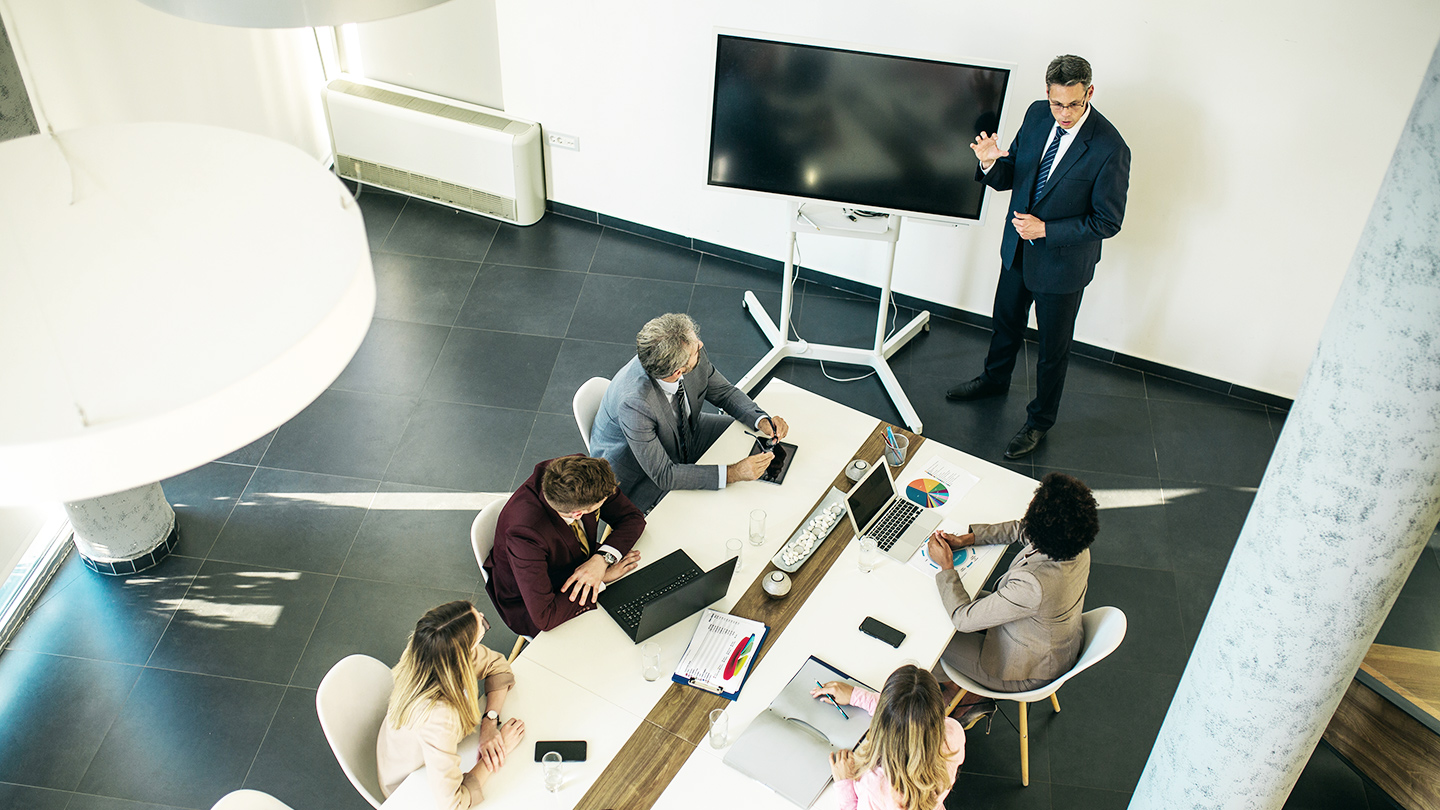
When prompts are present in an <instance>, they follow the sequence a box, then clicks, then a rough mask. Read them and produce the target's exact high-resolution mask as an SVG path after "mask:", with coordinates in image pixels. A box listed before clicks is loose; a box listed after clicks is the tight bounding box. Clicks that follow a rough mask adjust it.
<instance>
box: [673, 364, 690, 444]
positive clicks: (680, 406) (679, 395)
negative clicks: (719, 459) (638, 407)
mask: <svg viewBox="0 0 1440 810" xmlns="http://www.w3.org/2000/svg"><path fill="white" fill-rule="evenodd" d="M679 386H680V387H679V388H678V389H676V391H675V428H676V430H678V431H679V433H680V447H679V450H680V463H681V464H689V463H690V420H688V419H686V418H685V381H684V380H680V381H679Z"/></svg>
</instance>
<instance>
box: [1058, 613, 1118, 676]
mask: <svg viewBox="0 0 1440 810" xmlns="http://www.w3.org/2000/svg"><path fill="white" fill-rule="evenodd" d="M1080 621H1081V623H1082V624H1084V626H1085V646H1084V647H1083V648H1082V649H1081V650H1080V660H1079V661H1076V662H1075V666H1073V667H1071V668H1070V671H1069V672H1067V673H1065V674H1064V675H1061V676H1060V678H1059V679H1058V680H1057V682H1056V684H1055V686H1056V688H1057V689H1058V688H1059V684H1061V683H1064V682H1065V681H1068V680H1070V679H1071V678H1073V677H1075V676H1076V675H1079V674H1080V673H1082V672H1084V671H1085V670H1087V669H1089V668H1090V667H1092V666H1094V665H1095V664H1098V663H1099V662H1100V661H1102V660H1103V659H1104V658H1105V656H1107V655H1109V654H1110V653H1112V652H1115V650H1116V648H1118V647H1119V646H1120V642H1122V641H1124V640H1125V629H1126V627H1127V626H1128V621H1127V620H1126V618H1125V611H1123V610H1121V609H1120V608H1117V607H1098V608H1095V609H1094V610H1087V611H1085V612H1084V613H1082V614H1080Z"/></svg>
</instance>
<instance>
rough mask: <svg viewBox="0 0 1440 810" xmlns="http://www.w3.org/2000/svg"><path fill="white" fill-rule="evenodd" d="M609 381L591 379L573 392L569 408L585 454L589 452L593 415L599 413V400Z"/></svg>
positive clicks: (603, 395)
mask: <svg viewBox="0 0 1440 810" xmlns="http://www.w3.org/2000/svg"><path fill="white" fill-rule="evenodd" d="M609 387H610V381H609V380H607V379H605V378H604V377H591V378H590V379H588V380H586V381H585V384H584V385H582V386H580V390H578V391H576V392H575V399H573V400H571V402H570V408H571V410H573V411H575V424H576V425H578V426H579V427H580V438H582V439H584V440H585V452H587V453H588V452H590V428H591V427H593V426H594V424H595V414H597V413H599V412H600V400H602V399H604V398H605V391H606V389H608V388H609Z"/></svg>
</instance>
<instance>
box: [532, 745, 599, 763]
mask: <svg viewBox="0 0 1440 810" xmlns="http://www.w3.org/2000/svg"><path fill="white" fill-rule="evenodd" d="M551 751H558V752H559V753H560V759H562V760H564V761H565V762H584V761H585V751H586V745H585V741H584V740H564V741H560V740H552V741H550V742H543V741H542V742H536V743H535V761H536V762H539V761H540V759H541V758H542V757H544V756H545V755H546V754H548V753H549V752H551Z"/></svg>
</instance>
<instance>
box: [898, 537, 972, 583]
mask: <svg viewBox="0 0 1440 810" xmlns="http://www.w3.org/2000/svg"><path fill="white" fill-rule="evenodd" d="M979 556H980V555H979V554H978V553H976V551H975V548H974V547H973V546H966V547H965V548H962V549H959V550H958V551H956V552H955V554H954V557H953V558H952V559H953V560H954V562H955V570H956V571H959V572H960V575H961V576H964V574H965V572H966V571H969V570H970V566H972V565H974V564H975V560H977V559H978V558H979ZM910 567H911V568H914V569H915V570H917V571H921V572H923V573H926V574H930V575H934V574H935V572H937V571H939V570H940V566H938V565H936V564H935V562H934V561H933V560H931V559H930V549H929V544H928V543H927V544H925V545H923V546H921V547H920V548H919V549H917V550H916V551H915V554H914V556H912V557H911V558H910Z"/></svg>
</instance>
